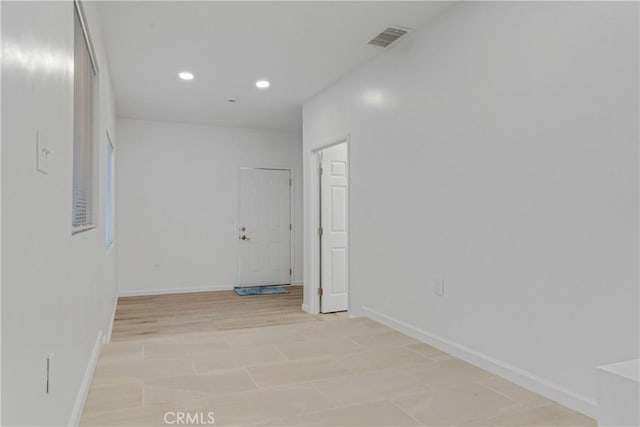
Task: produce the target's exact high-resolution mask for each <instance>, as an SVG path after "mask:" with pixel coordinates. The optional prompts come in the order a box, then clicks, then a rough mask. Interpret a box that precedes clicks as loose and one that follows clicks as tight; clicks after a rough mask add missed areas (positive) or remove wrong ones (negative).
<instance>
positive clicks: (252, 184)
mask: <svg viewBox="0 0 640 427" xmlns="http://www.w3.org/2000/svg"><path fill="white" fill-rule="evenodd" d="M289 178H290V172H289V171H288V170H274V169H240V207H239V209H240V212H239V222H238V225H239V230H238V238H239V244H238V245H239V253H238V285H240V286H257V285H281V284H290V283H291V229H290V228H291V227H290V225H291V205H290V200H289V197H290V191H289V188H290V185H291V184H290V181H289Z"/></svg>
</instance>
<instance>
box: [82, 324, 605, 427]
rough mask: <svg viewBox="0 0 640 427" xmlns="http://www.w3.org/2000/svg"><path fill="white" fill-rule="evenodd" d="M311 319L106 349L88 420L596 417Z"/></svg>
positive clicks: (232, 422) (376, 335) (401, 341)
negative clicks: (184, 415)
mask: <svg viewBox="0 0 640 427" xmlns="http://www.w3.org/2000/svg"><path fill="white" fill-rule="evenodd" d="M307 320H310V319H307ZM312 320H313V321H304V322H296V323H292V324H287V325H278V326H266V327H258V328H249V329H240V330H217V331H211V332H206V331H202V330H199V332H193V333H192V332H183V333H179V334H174V335H159V336H151V337H148V338H147V337H142V338H139V339H135V340H129V341H120V342H114V343H112V344H109V345H106V346H105V347H104V348H103V351H102V354H101V356H100V360H99V362H98V366H97V368H96V372H95V375H94V379H93V384H92V387H91V390H90V393H89V397H88V400H87V404H86V407H85V411H84V414H83V418H82V421H81V425H83V426H90V425H101V426H112V425H122V426H143V425H144V426H147V425H151V426H164V425H167V424H165V422H164V420H163V417H164V415H165V413H167V412H177V411H182V412H188V413H190V414H197V413H203V414H204V417H205V418H204V420H205V421H207V418H206V416H207V415H206V414H207V413H208V412H213V413H214V419H215V424H214V425H216V426H240V425H247V426H256V425H275V426H306V425H314V426H414V425H428V426H472V425H474V426H525V425H526V426H594V425H595V422H594V420H592V419H590V418H587V417H585V416H583V415H580V414H578V413H576V412H573V411H571V410H569V409H567V408H565V407H563V406H561V405H558V404H556V403H554V402H552V401H549V400H547V399H545V398H543V397H541V396H539V395H536V394H534V393H531V392H529V391H527V390H525V389H523V388H520V387H518V386H516V385H514V384H512V383H510V382H508V381H506V380H503V379H501V378H499V377H496V376H494V375H492V374H490V373H488V372H486V371H483V370H481V369H478V368H476V367H474V366H472V365H469V364H467V363H465V362H463V361H461V360H459V359H456V358H454V357H452V356H449V355H447V354H446V353H443V352H441V351H439V350H437V349H435V348H433V347H430V346H428V345H426V344H422V343H420V342H418V341H416V340H414V339H412V338H410V337H407V336H406V335H403V334H401V333H399V332H396V331H393V330H391V329H389V328H387V327H385V326H383V325H380V324H378V323H376V322H374V321H372V320H368V319H365V318H359V319H349V318H347V317H346V316H344V315H338V316H335V315H333V316H327V317H315V318H313V319H312ZM173 420H174V418H169V421H173Z"/></svg>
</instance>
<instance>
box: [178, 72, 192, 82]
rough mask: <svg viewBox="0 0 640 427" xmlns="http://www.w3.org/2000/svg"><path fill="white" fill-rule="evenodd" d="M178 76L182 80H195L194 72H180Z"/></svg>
mask: <svg viewBox="0 0 640 427" xmlns="http://www.w3.org/2000/svg"><path fill="white" fill-rule="evenodd" d="M178 77H180V78H181V79H182V80H193V74H191V73H190V72H188V71H183V72H181V73H180V74H178Z"/></svg>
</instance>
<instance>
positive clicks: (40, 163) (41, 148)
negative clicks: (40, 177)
mask: <svg viewBox="0 0 640 427" xmlns="http://www.w3.org/2000/svg"><path fill="white" fill-rule="evenodd" d="M36 150H37V162H36V168H37V169H38V172H40V173H43V174H45V175H46V174H47V173H49V159H50V158H51V149H50V148H49V147H48V146H47V145H46V144H45V143H43V142H42V141H41V140H40V132H36Z"/></svg>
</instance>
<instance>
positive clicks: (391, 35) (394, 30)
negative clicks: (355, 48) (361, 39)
mask: <svg viewBox="0 0 640 427" xmlns="http://www.w3.org/2000/svg"><path fill="white" fill-rule="evenodd" d="M407 32H408V30H406V29H403V28H398V27H389V28H387V29H386V30H384V31H383V32H381V33H380V34H378V35H377V36H375V37H374V38H373V39H372V40H371V41H370V42H369V44H372V45H374V46H380V47H387V46H389V45H390V44H391V43H393V42H394V41H396V40H398V39H399V38H400V37H402V36H404V35H405V34H407Z"/></svg>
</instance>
